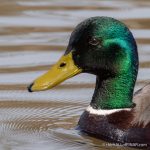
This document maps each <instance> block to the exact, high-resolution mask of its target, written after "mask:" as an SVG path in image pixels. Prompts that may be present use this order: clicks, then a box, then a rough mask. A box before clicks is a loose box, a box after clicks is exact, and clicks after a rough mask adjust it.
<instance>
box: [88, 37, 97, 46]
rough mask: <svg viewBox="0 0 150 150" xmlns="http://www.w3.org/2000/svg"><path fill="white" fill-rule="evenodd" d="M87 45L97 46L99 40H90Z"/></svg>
mask: <svg viewBox="0 0 150 150" xmlns="http://www.w3.org/2000/svg"><path fill="white" fill-rule="evenodd" d="M89 44H91V45H94V46H96V45H98V44H99V40H98V39H96V38H91V39H90V40H89Z"/></svg>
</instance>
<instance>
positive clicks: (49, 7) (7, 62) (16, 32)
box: [0, 0, 150, 150]
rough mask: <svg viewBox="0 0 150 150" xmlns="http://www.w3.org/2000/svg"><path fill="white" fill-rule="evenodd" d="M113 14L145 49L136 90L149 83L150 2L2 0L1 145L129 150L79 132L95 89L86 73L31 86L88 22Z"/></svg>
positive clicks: (30, 149) (20, 149)
mask: <svg viewBox="0 0 150 150" xmlns="http://www.w3.org/2000/svg"><path fill="white" fill-rule="evenodd" d="M92 16H110V17H114V18H116V19H119V20H121V21H123V22H124V23H126V24H127V25H128V26H129V27H130V29H131V31H132V33H133V34H134V36H135V38H136V41H137V44H138V50H139V58H140V69H139V74H138V80H137V84H136V87H135V90H137V89H139V88H140V87H142V86H143V85H145V83H147V82H149V81H150V79H149V74H150V2H149V1H148V0H143V1H134V0H131V1H118V0H113V1H111V0H107V1H105V0H82V1H80V0H71V1H69V0H51V1H50V0H42V1H41V0H11V1H9V0H3V1H1V3H0V85H1V86H0V149H1V150H9V149H11V150H41V149H43V150H56V149H60V150H103V149H111V150H113V149H114V150H116V149H117V150H118V149H120V150H124V149H128V150H129V149H131V148H123V147H117V148H116V147H110V146H108V147H106V144H107V143H105V142H104V141H101V140H99V139H95V138H93V137H89V136H87V135H86V134H83V133H80V132H79V131H78V130H76V129H75V128H76V125H77V122H78V119H79V116H80V115H81V113H82V112H83V110H84V109H85V107H87V106H88V104H89V102H90V100H91V98H92V94H93V91H94V84H95V76H93V75H87V74H81V75H79V76H77V77H74V78H72V79H69V80H67V81H65V82H64V83H63V84H61V85H59V86H58V87H56V88H54V89H52V90H50V91H45V92H39V93H28V92H27V90H26V87H27V85H28V84H29V83H31V82H32V81H33V80H34V79H35V78H36V77H37V76H39V75H41V74H43V73H44V72H45V71H46V70H47V69H49V68H50V67H51V66H52V65H53V64H54V63H55V62H56V61H57V60H58V59H59V57H60V56H61V55H62V54H63V53H64V50H65V49H66V46H67V43H68V40H69V37H70V34H71V32H72V30H73V29H74V27H75V26H76V25H77V24H78V23H79V22H80V21H82V20H84V19H86V18H88V17H92Z"/></svg>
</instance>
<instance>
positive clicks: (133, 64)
mask: <svg viewBox="0 0 150 150" xmlns="http://www.w3.org/2000/svg"><path fill="white" fill-rule="evenodd" d="M70 51H72V52H73V59H74V62H75V64H76V65H77V66H78V67H80V68H82V70H83V72H86V73H92V74H95V75H97V83H96V84H97V85H96V88H95V92H94V95H93V99H92V102H91V105H92V106H93V107H94V108H103V109H112V108H124V107H125V108H129V107H132V106H133V103H132V96H133V88H134V85H135V81H136V77H137V72H138V54H137V46H136V42H135V39H134V37H133V35H132V33H131V32H130V30H129V29H128V28H127V27H126V26H125V25H124V24H123V23H121V22H120V21H118V20H115V19H113V18H109V17H93V18H89V19H87V20H85V21H83V22H82V23H80V24H79V25H78V26H77V27H76V28H75V30H74V31H73V32H72V34H71V38H70V41H69V45H68V48H67V51H66V53H65V54H68V53H69V52H70Z"/></svg>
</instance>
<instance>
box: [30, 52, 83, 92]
mask: <svg viewBox="0 0 150 150" xmlns="http://www.w3.org/2000/svg"><path fill="white" fill-rule="evenodd" d="M81 72H82V69H80V68H78V67H77V66H76V65H75V64H74V61H73V59H72V52H70V53H69V54H67V55H64V56H62V57H61V58H60V59H59V61H58V62H57V63H56V64H55V65H54V66H52V68H51V69H50V70H49V71H48V72H46V73H45V74H44V75H42V76H40V77H39V78H37V79H36V80H35V81H34V82H33V83H32V84H31V85H30V86H29V87H28V90H29V91H30V92H34V91H42V90H47V89H51V88H53V87H54V86H56V85H58V84H59V83H61V82H63V81H64V80H66V79H68V78H71V77H73V76H75V75H77V74H79V73H81Z"/></svg>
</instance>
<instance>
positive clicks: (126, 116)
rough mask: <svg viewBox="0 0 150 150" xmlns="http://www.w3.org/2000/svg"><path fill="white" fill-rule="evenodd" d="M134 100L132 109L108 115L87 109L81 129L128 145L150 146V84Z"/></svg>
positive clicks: (80, 124) (81, 122) (81, 121)
mask: <svg viewBox="0 0 150 150" xmlns="http://www.w3.org/2000/svg"><path fill="white" fill-rule="evenodd" d="M133 101H134V103H135V104H136V106H135V107H134V108H132V109H131V110H124V109H122V110H119V111H116V112H114V113H111V114H106V115H100V114H98V115H97V114H96V113H91V112H90V111H88V110H85V112H84V113H83V114H82V115H81V118H80V120H79V123H78V124H79V127H80V129H81V131H84V132H86V133H88V134H91V135H93V136H96V137H98V138H101V139H104V140H107V141H110V142H117V143H122V144H125V145H126V146H133V147H147V146H150V84H148V85H146V86H145V87H143V88H141V89H140V90H138V91H137V92H136V93H135V94H134V98H133Z"/></svg>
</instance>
